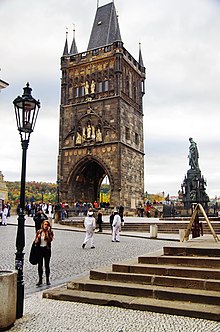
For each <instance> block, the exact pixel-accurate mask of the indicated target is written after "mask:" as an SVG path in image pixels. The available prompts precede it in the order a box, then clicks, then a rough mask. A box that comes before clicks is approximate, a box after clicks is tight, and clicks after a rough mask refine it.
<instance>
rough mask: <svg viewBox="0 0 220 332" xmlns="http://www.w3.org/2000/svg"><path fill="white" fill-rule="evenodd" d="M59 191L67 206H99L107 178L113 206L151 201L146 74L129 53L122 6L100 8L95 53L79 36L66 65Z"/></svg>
mask: <svg viewBox="0 0 220 332" xmlns="http://www.w3.org/2000/svg"><path fill="white" fill-rule="evenodd" d="M61 70H62V79H61V105H60V135H59V156H58V184H59V193H60V197H61V200H62V201H66V202H68V203H69V205H70V206H71V205H72V204H73V202H76V201H81V202H94V201H95V200H96V201H97V202H99V196H100V195H99V194H100V186H101V183H102V181H103V179H104V178H105V177H106V176H107V177H108V179H109V183H110V187H111V200H110V205H111V206H118V205H120V204H122V205H123V206H124V207H125V208H127V209H132V208H135V207H136V206H137V205H138V204H141V203H142V201H143V194H144V143H143V141H144V139H143V105H142V98H143V95H144V80H145V68H144V65H143V60H142V55H141V50H139V60H138V61H136V60H135V59H134V58H133V57H132V55H131V54H130V53H129V52H128V51H127V50H126V49H125V48H124V45H123V42H122V40H121V34H120V29H119V24H118V17H117V14H116V10H115V6H114V2H111V3H108V4H106V5H104V6H101V7H98V8H97V12H96V16H95V20H94V24H93V28H92V32H91V36H90V39H89V44H88V49H87V51H85V52H83V53H78V50H77V47H76V42H75V33H74V36H73V42H72V46H71V48H70V51H69V50H68V42H67V39H66V43H65V47H64V52H63V56H62V58H61Z"/></svg>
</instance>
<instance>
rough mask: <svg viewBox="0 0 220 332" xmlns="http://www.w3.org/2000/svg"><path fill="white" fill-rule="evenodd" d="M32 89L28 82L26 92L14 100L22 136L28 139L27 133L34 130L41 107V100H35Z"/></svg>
mask: <svg viewBox="0 0 220 332" xmlns="http://www.w3.org/2000/svg"><path fill="white" fill-rule="evenodd" d="M31 91H32V89H31V88H30V86H29V83H27V85H26V87H25V88H24V93H23V95H22V97H20V96H18V97H17V98H16V99H15V100H14V101H13V103H14V108H15V115H16V121H17V127H18V130H19V132H20V134H21V138H22V139H24V140H26V139H27V138H29V137H27V136H26V134H29V135H30V133H32V132H33V130H34V127H35V123H36V120H37V116H38V111H39V108H40V102H39V100H38V101H37V100H35V99H34V98H33V97H32V95H31ZM22 133H25V136H24V137H23V136H22Z"/></svg>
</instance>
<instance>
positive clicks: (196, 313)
mask: <svg viewBox="0 0 220 332" xmlns="http://www.w3.org/2000/svg"><path fill="white" fill-rule="evenodd" d="M43 297H44V298H50V299H56V300H65V301H74V302H83V303H90V304H98V305H108V306H118V307H122V308H127V309H134V310H146V311H154V312H160V313H166V314H176V315H183V316H189V317H197V318H204V319H209V320H216V321H220V248H196V247H186V246H176V247H164V248H163V252H160V253H158V252H157V253H155V254H150V255H145V256H141V257H138V259H137V260H132V261H129V262H126V263H121V264H113V265H112V266H111V267H109V268H104V269H98V270H91V271H90V275H89V276H87V277H84V278H80V279H78V280H74V281H72V282H69V283H68V284H67V287H60V288H56V289H51V290H47V291H45V292H44V293H43Z"/></svg>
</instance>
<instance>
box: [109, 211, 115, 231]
mask: <svg viewBox="0 0 220 332" xmlns="http://www.w3.org/2000/svg"><path fill="white" fill-rule="evenodd" d="M114 216H115V215H114V210H112V213H111V215H110V217H109V223H110V227H111V231H112V224H113V220H114Z"/></svg>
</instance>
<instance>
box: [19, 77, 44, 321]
mask: <svg viewBox="0 0 220 332" xmlns="http://www.w3.org/2000/svg"><path fill="white" fill-rule="evenodd" d="M31 91H32V89H31V88H30V86H29V83H27V85H26V87H25V88H24V93H23V95H22V97H20V96H18V97H17V98H16V99H15V100H14V101H13V104H14V108H15V116H16V121H17V127H18V131H19V134H20V137H21V146H22V168H21V189H20V205H19V212H18V228H17V238H16V249H17V251H16V253H15V268H16V270H17V273H18V274H17V312H16V317H17V318H21V317H22V316H23V308H24V280H23V265H24V253H23V249H24V247H25V234H24V222H25V181H26V157H27V148H28V144H29V140H30V134H31V133H32V132H33V131H34V127H35V123H36V120H37V116H38V112H39V109H40V102H39V100H38V101H37V100H35V99H34V98H33V97H32V95H31Z"/></svg>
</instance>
